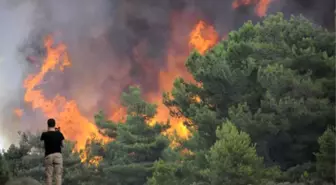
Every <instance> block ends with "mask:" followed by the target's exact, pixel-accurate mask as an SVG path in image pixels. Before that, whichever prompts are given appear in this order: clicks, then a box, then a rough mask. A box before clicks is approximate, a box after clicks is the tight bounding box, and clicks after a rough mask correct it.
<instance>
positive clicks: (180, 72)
mask: <svg viewBox="0 0 336 185" xmlns="http://www.w3.org/2000/svg"><path fill="white" fill-rule="evenodd" d="M173 21H174V20H173ZM173 25H174V23H173ZM180 35H181V34H180V33H179V30H178V29H177V28H175V27H174V26H173V28H172V36H171V42H170V46H171V47H169V49H168V55H167V68H165V69H164V70H161V71H160V74H159V86H160V91H159V92H160V93H156V94H151V95H150V96H149V97H150V101H154V102H156V103H157V104H158V113H157V115H156V116H155V118H154V119H153V120H152V122H151V124H153V123H155V122H157V121H165V120H167V118H169V117H170V115H169V110H168V109H167V108H166V107H165V106H164V105H163V104H162V100H161V96H162V94H161V93H162V92H167V91H171V90H172V88H173V82H174V80H175V79H176V78H177V77H182V78H183V79H184V80H186V81H189V82H194V80H193V77H192V76H191V74H190V73H189V72H188V71H187V69H186V68H185V66H184V63H185V60H186V59H187V56H188V52H189V51H188V49H187V50H185V51H186V52H185V53H184V54H182V55H181V54H179V51H177V50H176V49H175V47H174V46H175V45H178V43H179V42H180V40H181V39H180ZM189 36H190V37H189V38H188V44H189V48H190V49H191V48H192V49H196V50H197V51H198V52H199V53H201V54H204V53H205V52H206V51H207V50H208V49H210V48H211V47H212V46H214V45H215V44H216V43H217V41H218V34H217V32H216V31H215V29H214V28H213V27H212V26H209V25H207V24H206V23H205V22H204V21H202V20H201V21H199V22H198V24H197V25H196V26H195V27H194V28H193V30H192V31H191V33H190V34H189ZM196 99H197V101H199V98H196ZM185 121H187V119H186V118H171V119H170V124H171V126H172V127H171V129H170V130H168V133H167V134H169V133H173V132H174V131H176V132H177V134H178V135H179V136H180V137H181V138H184V139H187V138H188V137H189V135H190V133H189V130H188V129H187V128H186V127H185V126H184V124H183V123H184V122H185Z"/></svg>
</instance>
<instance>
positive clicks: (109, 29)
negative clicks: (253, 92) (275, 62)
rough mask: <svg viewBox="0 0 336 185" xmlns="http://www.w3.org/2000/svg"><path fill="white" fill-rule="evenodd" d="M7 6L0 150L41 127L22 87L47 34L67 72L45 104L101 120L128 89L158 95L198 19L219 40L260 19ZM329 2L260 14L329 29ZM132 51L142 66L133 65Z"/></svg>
mask: <svg viewBox="0 0 336 185" xmlns="http://www.w3.org/2000/svg"><path fill="white" fill-rule="evenodd" d="M10 2H11V4H8V2H5V0H0V22H1V23H2V24H1V29H0V40H1V43H0V60H1V59H2V61H1V62H0V87H1V89H2V91H1V92H0V109H1V112H0V128H1V129H0V136H1V138H0V139H4V138H5V139H6V140H5V141H0V144H1V142H2V144H3V145H5V146H8V145H9V143H13V142H14V141H15V133H16V131H17V130H31V131H34V130H38V129H41V128H44V127H45V126H44V124H45V123H44V122H45V119H46V118H45V117H44V116H43V115H42V113H41V112H39V111H38V110H32V109H31V108H30V105H29V104H26V103H24V102H23V93H24V89H23V88H22V83H23V79H24V78H25V77H26V76H27V74H28V73H34V72H37V71H38V70H39V68H37V67H35V64H31V63H30V62H27V61H26V60H25V57H26V56H28V55H32V56H36V57H40V58H42V57H43V55H44V53H45V51H44V49H43V37H44V36H46V35H48V34H53V33H54V34H53V36H54V39H55V41H56V42H64V43H65V44H66V45H67V47H68V51H69V54H70V58H71V61H72V66H71V67H70V68H67V69H66V70H65V71H64V72H57V71H56V72H53V73H51V74H49V75H48V76H46V79H45V80H44V83H43V85H41V87H40V88H42V89H43V90H44V92H45V95H46V96H47V97H49V98H52V97H54V96H55V95H56V94H61V95H63V96H65V97H66V98H68V99H71V100H75V101H76V103H77V104H78V107H79V108H80V110H81V112H82V113H83V114H84V115H86V116H87V117H89V118H92V117H93V115H94V113H95V112H96V111H98V110H100V109H103V110H105V111H106V112H108V113H109V112H112V111H113V110H114V108H115V107H118V104H119V95H120V93H121V92H122V91H123V90H125V88H126V87H127V86H128V85H130V84H139V85H141V86H142V87H143V91H144V93H145V94H148V93H152V92H156V91H158V88H159V84H158V83H159V82H158V76H159V72H160V70H162V69H164V68H165V67H166V65H167V62H168V61H167V59H166V58H167V57H166V55H167V49H168V48H169V47H171V37H172V34H176V32H178V33H180V34H179V37H180V38H181V39H180V41H179V39H177V42H175V45H174V51H175V53H183V55H184V54H185V53H186V50H185V46H187V43H186V42H185V40H186V39H187V37H188V33H189V32H190V30H191V29H192V27H193V26H194V25H195V24H196V23H197V22H198V21H199V20H200V19H202V20H205V21H206V22H207V23H209V24H211V25H214V26H215V28H216V30H217V32H218V33H219V34H220V36H224V35H225V34H227V33H228V32H229V31H230V30H232V29H235V28H237V27H239V26H241V25H242V24H243V22H244V21H246V20H250V19H251V20H254V21H258V20H260V18H259V17H257V16H256V15H255V13H254V12H253V9H254V7H253V6H249V7H242V8H239V9H237V10H233V9H232V6H231V4H232V1H219V0H207V1H204V0H192V1H190V0H160V1H158V0H141V1H140V0H95V1H92V0H72V1H68V0H57V1H54V0H31V1H23V0H17V1H15V2H14V0H13V1H10ZM13 2H14V3H13ZM332 2H334V1H333V0H326V1H323V2H322V1H317V0H316V1H309V2H308V0H307V1H305V2H302V1H301V0H292V1H290V0H273V2H272V4H271V5H270V8H269V11H268V13H273V12H277V11H283V12H285V14H287V15H289V14H292V13H295V14H298V13H303V14H304V15H306V16H307V17H309V18H311V19H313V20H314V21H316V22H318V23H320V24H323V25H326V26H328V25H329V26H330V21H328V19H329V16H328V15H330V11H331V12H332V16H333V9H332V10H330V6H332ZM316 7H319V8H318V9H316ZM333 7H334V6H333ZM326 10H328V11H326ZM174 18H175V19H174ZM331 20H333V19H331ZM332 24H333V22H332ZM178 41H179V42H178ZM135 49H137V53H138V54H139V52H140V56H141V57H142V58H145V59H148V60H141V59H139V56H138V55H137V54H135V51H134V50H135ZM17 107H19V108H22V109H24V114H23V116H22V118H21V119H18V118H17V117H15V116H14V115H13V109H15V108H17Z"/></svg>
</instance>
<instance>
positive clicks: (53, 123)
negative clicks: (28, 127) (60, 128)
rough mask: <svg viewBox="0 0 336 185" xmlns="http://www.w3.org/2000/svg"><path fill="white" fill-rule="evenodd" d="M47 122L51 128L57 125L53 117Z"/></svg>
mask: <svg viewBox="0 0 336 185" xmlns="http://www.w3.org/2000/svg"><path fill="white" fill-rule="evenodd" d="M47 123H48V127H49V128H52V127H55V125H56V121H55V120H54V119H52V118H50V119H48V121H47Z"/></svg>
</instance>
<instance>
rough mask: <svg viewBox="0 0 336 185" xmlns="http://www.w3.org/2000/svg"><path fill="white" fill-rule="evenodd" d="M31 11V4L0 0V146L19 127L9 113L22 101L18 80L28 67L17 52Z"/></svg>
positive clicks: (9, 139)
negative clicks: (14, 3)
mask: <svg viewBox="0 0 336 185" xmlns="http://www.w3.org/2000/svg"><path fill="white" fill-rule="evenodd" d="M33 11H34V4H33V3H32V2H30V1H26V2H25V3H20V4H19V5H16V6H13V4H9V3H8V2H5V1H0V23H1V28H0V41H1V43H0V88H1V91H0V111H1V112H0V136H1V137H0V143H2V144H3V145H7V144H8V143H9V141H11V140H12V139H14V138H15V136H16V135H17V134H16V133H17V132H16V131H18V129H20V128H21V126H20V124H19V120H18V119H17V118H16V117H15V116H14V115H13V110H14V109H15V105H18V104H19V103H20V101H21V99H22V97H21V96H22V90H23V89H22V79H23V78H24V75H25V74H26V73H27V72H28V71H27V70H28V68H27V65H26V63H25V62H23V60H24V58H23V56H22V55H21V54H20V52H19V51H18V49H19V47H20V45H21V44H22V42H23V41H24V40H25V39H27V37H28V33H29V32H30V31H31V28H32V27H31V22H32V19H33ZM0 147H1V146H0ZM3 147H6V146H3Z"/></svg>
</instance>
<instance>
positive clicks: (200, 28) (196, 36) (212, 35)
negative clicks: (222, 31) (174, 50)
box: [189, 21, 219, 55]
mask: <svg viewBox="0 0 336 185" xmlns="http://www.w3.org/2000/svg"><path fill="white" fill-rule="evenodd" d="M218 38H219V37H218V34H217V32H216V30H215V29H214V27H212V26H209V25H207V24H206V23H205V22H204V21H199V22H198V24H197V25H196V26H195V28H194V29H193V31H192V32H191V33H190V41H189V46H190V47H191V48H195V49H196V50H197V51H198V52H199V53H200V54H202V55H203V54H204V53H205V52H206V51H207V50H208V49H209V48H211V47H212V46H214V45H215V44H216V43H217V41H218Z"/></svg>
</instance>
